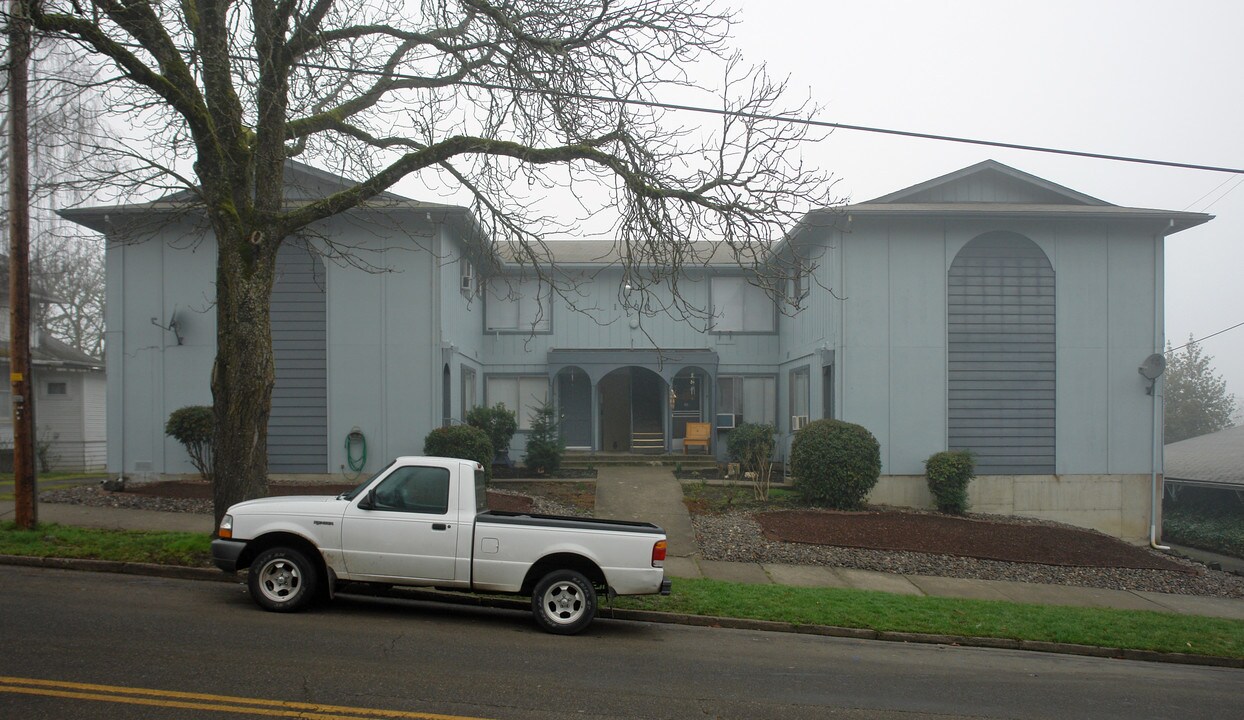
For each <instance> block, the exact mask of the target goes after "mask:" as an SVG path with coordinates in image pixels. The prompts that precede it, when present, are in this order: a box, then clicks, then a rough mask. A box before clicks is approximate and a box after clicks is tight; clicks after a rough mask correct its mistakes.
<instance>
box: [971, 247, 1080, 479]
mask: <svg viewBox="0 0 1244 720" xmlns="http://www.w3.org/2000/svg"><path fill="white" fill-rule="evenodd" d="M947 290H948V298H947V305H948V307H947V321H948V327H947V335H948V337H947V353H948V357H947V359H948V366H947V371H948V401H949V403H948V409H947V422H948V431H947V434H948V445H949V447H950V449H952V450H971V451H972V452H973V453H975V454H976V458H977V459H976V467H977V473H978V474H981V475H1010V474H1014V475H1040V474H1050V473H1053V472H1054V460H1055V433H1054V429H1055V427H1054V422H1055V414H1054V413H1055V315H1054V311H1055V295H1054V291H1055V287H1054V269H1053V267H1052V266H1051V265H1050V261H1049V259H1048V258H1047V257H1046V255H1045V253H1044V252H1043V251H1042V250H1041V248H1040V247H1038V246H1037V244H1036V243H1034V242H1033V241H1031V240H1029V239H1028V238H1026V237H1024V236H1022V235H1017V234H1015V233H1010V232H991V233H986V234H984V235H981V236H979V237H977V238H976V239H974V240H972V241H971V242H969V243H968V244H967V245H966V246H964V248H963V249H962V250H961V251H959V254H958V255H956V256H955V259H954V261H953V262H952V263H951V266H950V271H949V278H948V283H947Z"/></svg>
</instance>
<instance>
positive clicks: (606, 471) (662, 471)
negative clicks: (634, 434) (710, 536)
mask: <svg viewBox="0 0 1244 720" xmlns="http://www.w3.org/2000/svg"><path fill="white" fill-rule="evenodd" d="M596 517H599V518H608V519H610V520H640V521H643V522H650V523H653V524H655V525H660V526H661V527H662V528H664V529H665V536H666V538H667V539H668V540H669V551H668V554H669V555H670V556H671V557H680V558H685V557H690V556H692V555H695V554H697V553H699V547H697V546H696V544H695V531H694V530H693V529H692V527H691V514H690V513H689V512H687V506H686V505H684V504H683V502H682V485H681V484H680V483H679V482H678V479H677V478H675V477H674V471H673V470H671V469H670V468H667V467H656V466H650V465H649V466H641V467H628V466H619V465H613V466H608V465H607V466H602V467H600V468H598V469H597V471H596Z"/></svg>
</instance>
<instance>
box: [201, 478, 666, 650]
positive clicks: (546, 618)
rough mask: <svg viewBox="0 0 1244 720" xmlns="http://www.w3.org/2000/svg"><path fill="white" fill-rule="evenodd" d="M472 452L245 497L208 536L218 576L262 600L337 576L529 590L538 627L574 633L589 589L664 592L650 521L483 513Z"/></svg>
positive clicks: (295, 596) (289, 596)
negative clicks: (242, 576) (242, 573)
mask: <svg viewBox="0 0 1244 720" xmlns="http://www.w3.org/2000/svg"><path fill="white" fill-rule="evenodd" d="M485 503H486V493H485V490H484V477H483V467H482V466H480V465H479V463H476V462H475V461H472V460H458V459H452V458H439V457H401V458H398V459H397V460H395V461H393V463H392V464H390V465H389V466H388V467H387V468H385V469H384V470H381V471H380V472H378V473H376V474H375V475H374V476H372V477H371V478H369V479H368V480H367V481H366V482H364V483H363V484H361V485H359V486H358V487H356V488H354V489H353V490H350V491H348V492H345V493H342V494H341V495H338V496H336V497H332V496H302V497H273V498H265V499H260V500H248V501H246V502H242V503H238V504H237V505H234V506H232V507H230V508H229V510H228V513H227V514H226V515H225V516H224V518H223V519H222V520H221V523H220V528H219V531H218V534H217V539H216V540H213V541H212V559H213V560H214V561H215V563H216V566H217V567H219V568H220V569H221V570H224V571H226V572H236V571H237V570H241V569H245V568H249V569H250V571H249V573H248V576H247V586H248V587H249V588H250V593H251V597H252V598H254V600H255V602H256V603H258V604H259V605H260V606H261V607H263V608H265V609H267V610H273V611H276V612H292V611H297V610H302V609H304V608H306V607H307V606H308V605H309V604H310V603H311V602H312V601H313V600H314V599H315V598H317V597H331V596H332V592H333V591H334V589H335V588H336V586H337V584H338V583H345V582H363V583H377V584H382V585H405V586H423V587H436V588H445V589H454V590H470V591H478V592H488V593H521V594H524V595H527V594H530V595H531V609H532V613H533V614H534V615H535V618H536V621H537V623H538V624H539V625H540V627H541V628H543V629H544V630H547V631H548V632H551V633H557V634H562V635H572V634H574V633H577V632H579V631H580V630H582V629H584V628H585V627H587V626H588V625H589V624H590V623H591V622H592V619H593V618H594V617H595V615H596V603H597V601H596V597H597V593H598V592H602V591H603V592H605V593H607V594H608V596H609V597H613V596H614V595H652V594H657V593H660V594H662V595H668V594H669V592H670V581H669V580H667V579H666V578H665V570H664V566H665V548H666V539H665V531H664V530H662V529H661V528H659V527H657V526H656V525H653V524H651V523H639V522H626V521H621V520H598V519H591V518H573V517H558V516H551V515H535V514H529V513H516V512H501V511H490V510H488V509H487V507H486V505H485Z"/></svg>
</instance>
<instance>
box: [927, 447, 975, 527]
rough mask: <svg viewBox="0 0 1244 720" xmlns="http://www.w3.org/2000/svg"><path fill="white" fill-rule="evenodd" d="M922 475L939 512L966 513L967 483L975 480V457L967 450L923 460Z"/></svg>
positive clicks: (945, 453)
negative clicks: (926, 481)
mask: <svg viewBox="0 0 1244 720" xmlns="http://www.w3.org/2000/svg"><path fill="white" fill-rule="evenodd" d="M924 476H925V478H926V479H927V480H928V483H929V492H931V493H933V499H934V501H936V503H937V509H938V511H939V512H944V513H948V514H951V515H962V514H963V513H965V512H967V509H968V483H969V482H971V481H972V478H974V477H976V456H974V455H973V454H972V453H971V452H970V451H968V450H949V451H946V452H939V453H933V454H932V455H930V456H929V459H928V460H925V461H924Z"/></svg>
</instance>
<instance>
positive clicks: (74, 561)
mask: <svg viewBox="0 0 1244 720" xmlns="http://www.w3.org/2000/svg"><path fill="white" fill-rule="evenodd" d="M0 564H3V565H19V566H24V567H37V568H53V569H58V570H83V571H88V572H105V573H117V574H121V575H147V576H151V577H164V578H171V579H175V580H202V581H208V582H228V583H238V582H241V580H240V577H241V576H239V575H228V574H226V573H223V572H221V571H219V570H216V569H214V568H194V567H181V566H178V565H156V564H152V563H130V562H115V561H112V560H89V559H80V558H45V557H32V556H24V555H0ZM360 590H362V592H349V593H343V594H348V595H364V596H369V597H392V596H395V595H399V596H401V597H404V598H406V599H409V600H426V601H432V602H439V603H448V604H452V605H466V606H473V607H487V608H498V609H503V610H527V609H529V608H530V603H529V602H527V601H526V600H518V599H512V598H504V597H495V596H479V595H468V594H465V593H457V592H450V591H442V590H429V589H424V588H391V589H388V590H385V591H381V592H368V591H367V590H366V589H365V588H360ZM597 617H600V618H605V619H608V620H625V621H633V622H650V623H662V624H667V625H690V626H694V627H710V628H726V629H730V630H757V631H761V632H784V633H797V634H802V635H820V636H824V637H839V638H849V639H853V640H879V641H883V642H904V643H920V644H926V645H952V646H959V647H978V648H991V649H1001V650H1025V651H1030V652H1045V653H1057V654H1061V655H1079V656H1083V657H1098V658H1111V659H1116V660H1138V661H1141V662H1165V663H1174V664H1178V665H1204V666H1209V667H1224V668H1237V669H1244V658H1224V657H1216V656H1213V655H1195V654H1186V653H1163V652H1155V651H1152V650H1129V649H1125V648H1110V647H1098V646H1096V645H1073V644H1071V643H1054V642H1043V641H1039V640H1013V639H1010V638H991V637H961V636H958V635H933V634H928V633H908V632H891V631H878V630H867V629H862V628H848V627H836V626H832V625H798V624H794V623H785V622H777V621H773V620H748V619H743V618H729V617H715V616H711V615H685V614H682V613H667V612H657V611H654V610H623V609H618V608H612V607H607V606H605V607H600V608H598V610H597Z"/></svg>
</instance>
